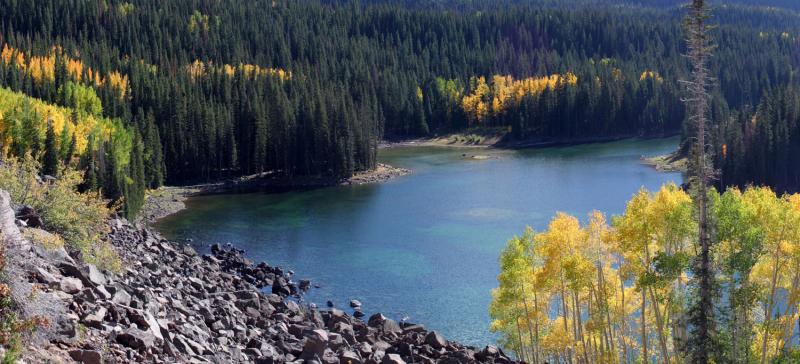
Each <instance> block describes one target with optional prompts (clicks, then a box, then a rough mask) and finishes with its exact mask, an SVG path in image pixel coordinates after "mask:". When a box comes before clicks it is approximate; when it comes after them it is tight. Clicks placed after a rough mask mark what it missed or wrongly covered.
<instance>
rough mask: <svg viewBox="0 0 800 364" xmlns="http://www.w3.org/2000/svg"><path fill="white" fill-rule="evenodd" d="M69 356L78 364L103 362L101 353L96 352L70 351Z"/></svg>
mask: <svg viewBox="0 0 800 364" xmlns="http://www.w3.org/2000/svg"><path fill="white" fill-rule="evenodd" d="M69 356H70V357H71V358H72V360H75V361H76V362H78V363H84V364H101V363H102V362H103V358H102V356H101V355H100V352H99V351H96V350H81V349H75V350H70V351H69Z"/></svg>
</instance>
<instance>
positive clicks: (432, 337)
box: [425, 331, 447, 350]
mask: <svg viewBox="0 0 800 364" xmlns="http://www.w3.org/2000/svg"><path fill="white" fill-rule="evenodd" d="M425 343H426V344H428V345H430V346H432V347H433V348H434V349H437V350H438V349H441V348H443V347H445V346H447V340H445V338H444V336H442V335H441V334H439V333H438V332H436V331H431V332H429V333H428V335H425Z"/></svg>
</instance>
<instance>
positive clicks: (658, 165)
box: [641, 152, 688, 173]
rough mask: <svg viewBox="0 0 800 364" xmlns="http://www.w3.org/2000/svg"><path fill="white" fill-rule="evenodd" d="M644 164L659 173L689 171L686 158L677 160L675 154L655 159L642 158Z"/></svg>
mask: <svg viewBox="0 0 800 364" xmlns="http://www.w3.org/2000/svg"><path fill="white" fill-rule="evenodd" d="M641 162H642V164H644V165H646V166H650V167H652V168H654V169H655V170H656V171H658V172H662V173H664V172H681V173H685V172H686V171H687V169H688V161H687V160H686V158H685V157H684V158H676V157H675V155H674V152H673V153H669V154H664V155H657V156H653V157H644V156H643V157H642V158H641Z"/></svg>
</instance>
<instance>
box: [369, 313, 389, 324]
mask: <svg viewBox="0 0 800 364" xmlns="http://www.w3.org/2000/svg"><path fill="white" fill-rule="evenodd" d="M384 321H386V316H384V315H383V314H381V313H376V314H374V315H372V316H370V317H369V320H368V321H367V325H369V326H370V327H379V326H381V324H383V322H384Z"/></svg>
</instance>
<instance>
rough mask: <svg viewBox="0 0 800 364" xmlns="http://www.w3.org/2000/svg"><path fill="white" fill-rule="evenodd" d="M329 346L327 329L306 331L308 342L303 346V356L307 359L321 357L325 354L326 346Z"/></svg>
mask: <svg viewBox="0 0 800 364" xmlns="http://www.w3.org/2000/svg"><path fill="white" fill-rule="evenodd" d="M327 346H328V332H327V331H325V330H319V329H317V330H312V331H309V332H308V333H306V343H305V345H304V346H303V355H302V357H303V358H305V359H306V360H311V359H314V358H315V357H316V358H319V359H321V358H322V357H323V356H324V355H325V348H326V347H327Z"/></svg>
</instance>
